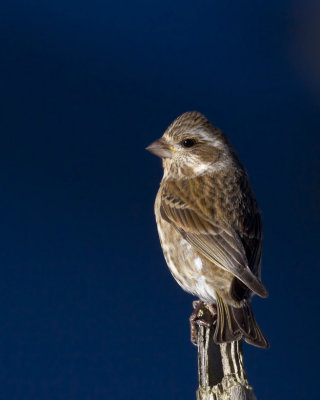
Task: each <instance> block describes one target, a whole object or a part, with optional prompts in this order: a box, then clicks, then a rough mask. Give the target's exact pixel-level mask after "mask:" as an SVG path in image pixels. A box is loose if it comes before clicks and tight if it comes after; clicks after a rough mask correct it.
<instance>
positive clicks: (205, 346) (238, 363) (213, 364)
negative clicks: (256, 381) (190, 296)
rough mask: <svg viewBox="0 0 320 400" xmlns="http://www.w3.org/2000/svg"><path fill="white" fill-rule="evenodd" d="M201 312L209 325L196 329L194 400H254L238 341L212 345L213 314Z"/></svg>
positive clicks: (202, 317)
mask: <svg viewBox="0 0 320 400" xmlns="http://www.w3.org/2000/svg"><path fill="white" fill-rule="evenodd" d="M200 312H201V319H204V320H205V321H208V323H209V324H210V326H209V327H207V326H204V325H200V326H199V329H198V374H199V388H198V390H197V400H256V397H255V395H254V393H253V389H252V388H251V387H250V386H249V383H248V380H247V376H246V372H245V368H244V364H243V353H242V343H241V340H240V341H235V342H231V343H223V344H221V345H217V344H215V343H214V341H213V334H214V329H215V325H214V324H213V323H212V322H213V321H212V315H210V313H209V312H207V311H206V310H205V309H201V311H200Z"/></svg>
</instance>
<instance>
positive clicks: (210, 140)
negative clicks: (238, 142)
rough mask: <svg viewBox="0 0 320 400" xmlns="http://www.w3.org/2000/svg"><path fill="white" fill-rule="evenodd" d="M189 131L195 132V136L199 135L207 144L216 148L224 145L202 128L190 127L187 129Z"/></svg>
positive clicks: (221, 147) (222, 147)
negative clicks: (190, 128)
mask: <svg viewBox="0 0 320 400" xmlns="http://www.w3.org/2000/svg"><path fill="white" fill-rule="evenodd" d="M189 133H190V134H191V135H192V134H195V135H197V136H201V137H202V138H203V139H204V140H205V141H206V142H207V143H208V144H210V145H211V146H213V147H216V148H217V149H221V150H223V149H225V145H224V144H223V143H222V142H221V141H220V140H219V139H216V138H214V137H212V136H210V135H208V134H207V133H206V132H204V131H203V130H202V129H192V130H190V131H189Z"/></svg>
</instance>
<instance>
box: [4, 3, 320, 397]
mask: <svg viewBox="0 0 320 400" xmlns="http://www.w3.org/2000/svg"><path fill="white" fill-rule="evenodd" d="M319 20H320V6H319V2H317V1H293V0H287V1H280V0H272V1H271V0H268V1H255V2H253V1H237V0H233V1H231V0H224V1H213V0H200V1H195V0H194V1H188V0H184V1H181V0H177V1H174V2H173V1H166V0H161V1H158V0H154V1H146V0H145V1H128V0H127V1H125V0H122V1H121V0H120V1H117V2H114V1H112V2H111V1H103V0H100V1H99V0H91V1H81V0H77V1H71V0H55V1H35V0H29V1H28V2H26V1H15V0H10V1H2V2H1V5H0V49H1V50H0V58H1V59H0V79H1V81H0V84H1V87H0V93H1V95H0V101H1V105H0V113H1V116H0V117H1V118H0V129H1V131H0V132H1V133H0V192H1V197H0V204H1V230H0V235H1V238H0V239H1V240H0V243H1V245H0V250H1V254H0V265H1V278H0V315H1V320H0V321H1V322H0V349H1V350H0V377H1V383H0V393H1V394H0V397H1V398H3V399H10V400H14V399H30V400H37V399H39V400H43V399H76V400H82V399H88V400H92V399H94V400H99V399H107V398H108V399H114V400H118V399H155V400H156V399H166V400H169V399H193V398H195V390H196V388H197V369H196V367H197V366H196V349H195V348H194V347H193V346H192V345H191V344H190V342H189V326H188V316H189V313H190V311H191V301H192V300H193V298H192V297H191V296H190V295H188V294H186V293H184V292H183V291H182V290H181V289H180V288H179V287H178V285H177V284H176V283H175V281H174V280H173V278H172V277H171V276H170V274H169V271H168V269H167V267H166V265H165V262H164V259H163V256H162V252H161V249H160V245H159V241H158V236H157V232H156V225H155V221H154V216H153V202H154V197H155V195H156V191H157V189H158V184H159V182H160V179H161V175H162V170H161V164H160V160H159V159H157V158H156V157H154V156H152V155H150V154H149V153H147V152H146V151H145V150H144V148H145V147H146V146H147V145H148V144H149V143H150V142H151V141H153V140H154V139H156V138H158V137H159V136H161V135H162V133H163V131H164V130H165V129H166V127H167V126H168V125H169V123H170V122H171V121H172V120H173V119H174V118H176V117H177V116H178V115H179V114H181V113H182V112H185V111H189V110H198V111H201V112H202V113H204V114H205V115H206V116H207V117H208V118H209V119H210V120H211V121H212V123H213V124H215V125H217V126H219V127H220V128H221V129H223V131H224V132H225V133H226V134H227V135H228V137H229V138H230V140H231V142H232V143H233V145H234V146H235V148H236V149H237V151H238V153H239V155H240V158H241V159H242V161H243V162H244V164H245V165H246V167H247V169H248V171H249V175H250V178H251V183H252V186H253V188H254V191H255V193H256V197H257V199H258V201H259V204H260V206H261V208H262V210H263V219H264V235H265V246H264V255H263V281H264V283H265V284H266V286H267V288H268V289H269V292H270V297H269V299H267V300H261V299H258V298H255V299H254V311H255V314H256V317H257V320H258V321H259V323H260V325H261V327H262V330H263V331H264V333H265V335H266V336H267V338H268V339H269V341H270V343H271V348H270V350H268V351H264V350H260V349H257V348H254V347H250V346H248V345H245V361H246V366H247V370H248V375H249V381H250V383H251V384H252V385H253V387H254V389H255V392H256V394H257V397H258V398H259V399H261V400H263V399H264V400H268V399H271V398H272V399H274V400H275V399H293V398H296V399H300V398H304V399H315V398H317V397H318V387H316V386H315V385H316V383H315V382H316V380H317V379H318V368H319V365H318V360H319V347H318V343H319V325H318V323H319V320H318V315H319V278H320V274H319V261H320V260H319V251H318V248H319V228H318V227H319V222H320V212H319V193H320V190H319V171H320V161H319V159H320V157H319V151H320V140H319V128H320V117H319V106H320V101H319V94H320V78H319V74H318V71H319V68H320V56H319V54H320V50H319V35H320V29H319Z"/></svg>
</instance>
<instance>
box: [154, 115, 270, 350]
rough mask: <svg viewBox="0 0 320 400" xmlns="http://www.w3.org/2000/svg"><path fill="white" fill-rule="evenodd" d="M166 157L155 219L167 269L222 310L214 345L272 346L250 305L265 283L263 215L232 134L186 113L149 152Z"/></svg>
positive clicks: (263, 294) (263, 290)
mask: <svg viewBox="0 0 320 400" xmlns="http://www.w3.org/2000/svg"><path fill="white" fill-rule="evenodd" d="M147 150H149V151H150V152H151V153H154V154H156V155H157V156H159V157H161V158H162V160H163V168H164V175H163V178H162V181H161V183H160V189H159V191H158V194H157V197H156V201H155V215H156V221H157V227H158V232H159V237H160V242H161V246H162V250H163V253H164V256H165V259H166V262H167V264H168V267H169V269H170V271H171V273H172V275H173V277H174V278H175V279H176V281H177V282H178V283H179V285H180V286H181V287H182V288H183V289H184V290H185V291H187V292H189V293H191V294H193V295H195V296H197V297H198V298H199V299H200V300H201V301H202V302H204V303H205V304H206V305H208V306H209V307H211V309H214V310H215V311H216V314H217V316H216V318H217V320H216V329H215V334H214V341H215V342H216V343H218V344H220V343H224V342H231V341H234V340H239V339H240V338H242V337H243V338H244V340H245V341H246V342H248V343H250V344H253V345H255V346H258V347H263V348H267V347H268V346H269V345H268V342H267V340H266V339H265V337H264V336H263V334H262V332H261V331H260V329H259V327H258V325H257V323H256V321H255V318H254V316H253V313H252V311H251V306H250V300H251V297H252V295H253V294H258V295H259V296H261V297H267V296H268V292H267V290H266V288H265V287H264V286H263V284H262V283H261V281H260V271H261V251H262V226H261V214H260V211H259V208H258V205H257V202H256V200H255V197H254V195H253V192H252V190H251V188H250V185H249V181H248V176H247V173H246V171H245V169H244V167H243V166H242V164H241V162H240V160H239V159H238V157H237V155H236V152H235V150H234V149H233V147H232V145H231V144H230V142H229V141H228V139H227V137H226V136H225V135H224V134H223V133H222V132H221V131H220V130H219V129H217V128H216V127H214V126H212V125H211V124H210V122H209V121H208V120H207V119H206V118H205V117H204V116H203V115H202V114H200V113H198V112H195V111H192V112H187V113H185V114H182V115H181V116H180V117H178V118H177V119H176V120H175V121H174V122H173V123H172V124H171V125H170V126H169V128H168V129H167V130H166V131H165V133H164V135H163V136H162V137H161V138H160V139H159V140H157V141H155V142H154V143H152V144H151V145H150V146H148V147H147Z"/></svg>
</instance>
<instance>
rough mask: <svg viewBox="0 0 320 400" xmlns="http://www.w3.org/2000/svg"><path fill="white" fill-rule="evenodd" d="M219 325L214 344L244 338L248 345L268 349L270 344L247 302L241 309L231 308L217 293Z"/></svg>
mask: <svg viewBox="0 0 320 400" xmlns="http://www.w3.org/2000/svg"><path fill="white" fill-rule="evenodd" d="M216 299H217V314H218V315H217V325H216V329H215V333H214V337H213V339H214V342H215V343H217V344H221V343H226V342H233V341H234V340H240V339H241V338H242V337H243V338H244V340H245V341H246V342H247V343H250V344H252V345H254V346H257V347H262V348H265V349H267V348H268V347H269V343H268V342H267V340H266V338H265V337H264V336H263V333H262V332H261V330H260V328H259V326H258V324H257V322H256V320H255V318H254V316H253V313H252V310H251V307H250V305H249V304H248V303H247V302H246V301H245V302H244V303H243V305H242V306H241V307H239V308H236V307H232V306H229V305H228V304H226V303H225V302H224V301H223V299H222V298H221V297H220V296H219V295H218V294H217V293H216Z"/></svg>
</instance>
